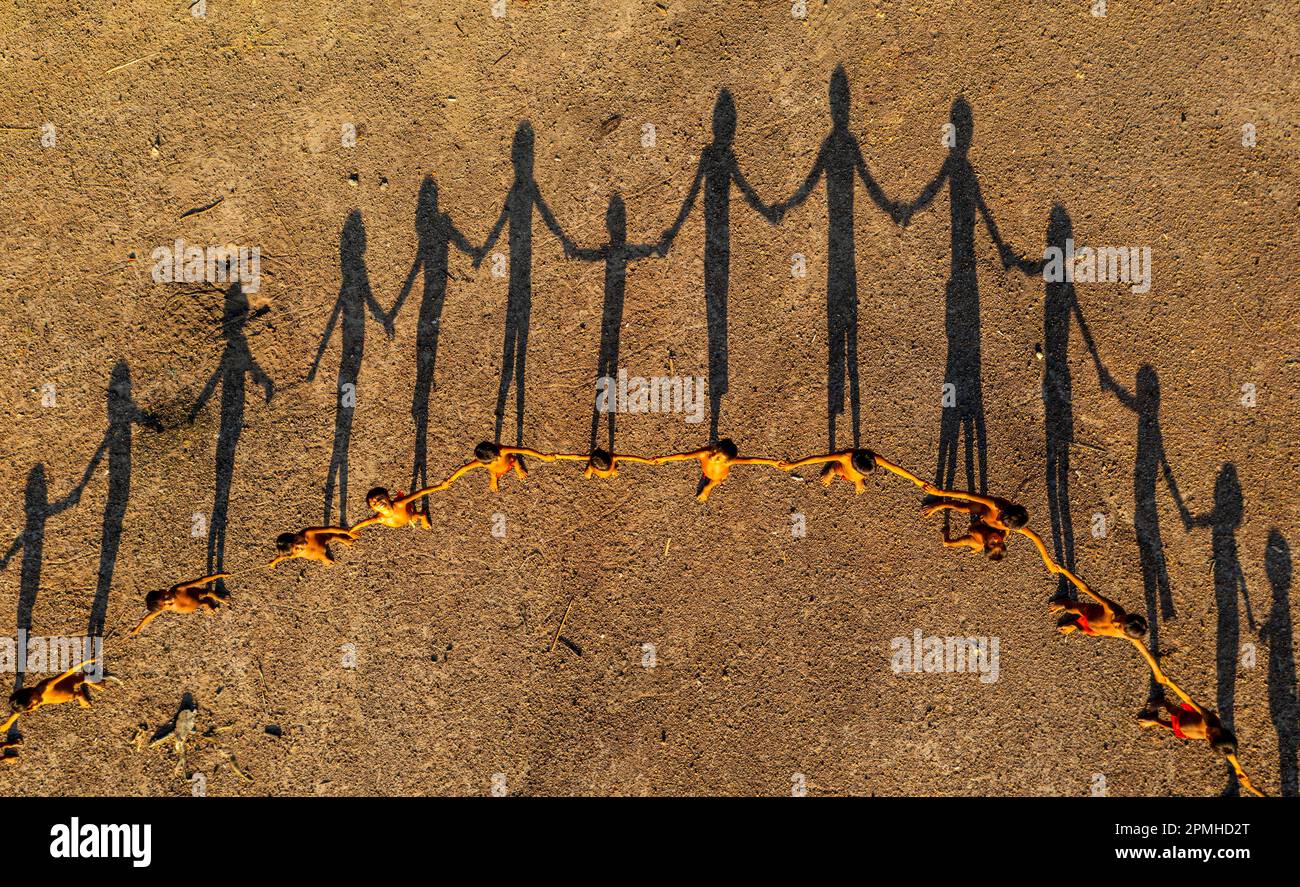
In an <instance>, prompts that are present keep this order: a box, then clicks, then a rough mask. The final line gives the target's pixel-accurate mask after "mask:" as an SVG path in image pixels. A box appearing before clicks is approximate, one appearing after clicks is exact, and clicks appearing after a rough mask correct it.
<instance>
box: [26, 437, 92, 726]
mask: <svg viewBox="0 0 1300 887" xmlns="http://www.w3.org/2000/svg"><path fill="white" fill-rule="evenodd" d="M105 450H106V447H105V445H103V444H101V445H100V447H99V449H98V450H96V451H95V455H94V456H92V457H91V459H90V462H89V463H88V464H87V465H86V469H85V471H84V472H82V475H81V480H80V481H78V482H77V485H76V486H75V487H73V488H72V489H71V490H70V491H69V492H68V493H67V495H65V496H63V497H62V498H61V499H58V500H56V501H54V502H51V501H50V497H49V486H48V483H47V481H46V478H45V466H44V464H42V463H39V462H38V463H37V464H36V465H33V466H32V468H31V470H30V471H29V472H27V485H26V487H25V489H24V491H23V515H24V520H23V528H22V530H21V531H19V533H18V535H17V536H15V537H14V541H13V542H12V543H11V544H10V545H9V548H8V549H7V550H6V551H5V553H4V555H3V556H2V557H0V570H5V569H8V567H9V562H10V561H12V560H13V557H14V555H16V554H17V553H18V552H19V551H20V550H21V551H22V553H23V561H22V566H21V567H20V568H19V577H18V612H17V627H18V631H19V632H21V633H23V634H26V635H30V634H31V631H32V611H33V610H34V609H35V607H36V597H37V595H38V594H39V593H40V590H41V568H42V566H43V565H44V562H45V525H46V523H47V522H48V521H49V519H50V518H52V517H56V516H58V515H60V514H62V513H63V512H65V511H67V510H68V509H69V508H71V507H72V506H74V505H76V504H77V503H78V502H80V501H81V494H82V492H84V491H85V489H86V485H87V484H88V483H90V479H91V477H92V476H93V475H94V473H95V469H96V468H98V467H99V463H100V462H101V461H102V460H103V458H104V453H105ZM14 672H15V675H14V690H15V691H17V690H21V689H22V688H23V678H24V676H25V675H26V672H27V663H26V662H25V661H18V662H15V663H14ZM16 730H17V727H16V726H15V727H14V728H12V730H11V735H14V734H15V731H16Z"/></svg>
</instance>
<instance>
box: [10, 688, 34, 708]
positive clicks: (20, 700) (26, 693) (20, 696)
mask: <svg viewBox="0 0 1300 887" xmlns="http://www.w3.org/2000/svg"><path fill="white" fill-rule="evenodd" d="M38 698H39V697H38V696H37V695H36V688H35V687H23V688H22V689H21V690H15V691H14V692H13V695H12V696H10V697H9V710H10V711H11V712H28V711H35V710H36V701H37V699H38Z"/></svg>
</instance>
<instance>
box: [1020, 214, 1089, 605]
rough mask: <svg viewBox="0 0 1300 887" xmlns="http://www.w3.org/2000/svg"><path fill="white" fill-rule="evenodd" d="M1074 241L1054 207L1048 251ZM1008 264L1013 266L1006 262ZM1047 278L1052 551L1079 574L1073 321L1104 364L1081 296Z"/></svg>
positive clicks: (1065, 588)
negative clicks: (1073, 475)
mask: <svg viewBox="0 0 1300 887" xmlns="http://www.w3.org/2000/svg"><path fill="white" fill-rule="evenodd" d="M1073 238H1074V224H1073V222H1072V221H1071V219H1070V214H1069V213H1068V212H1066V210H1065V207H1063V206H1061V205H1060V204H1059V203H1058V204H1055V205H1054V206H1053V207H1052V211H1051V213H1050V215H1049V216H1048V221H1047V250H1045V251H1044V252H1045V253H1046V252H1047V251H1049V250H1059V254H1060V255H1065V254H1066V252H1067V249H1066V242H1067V241H1069V240H1072V239H1073ZM1008 264H1010V263H1008ZM1015 264H1019V265H1020V267H1021V268H1022V270H1026V271H1028V272H1030V273H1037V272H1041V270H1042V265H1043V263H1042V262H1037V263H1026V262H1025V261H1024V260H1018V261H1017V262H1015ZM1054 277H1055V278H1057V279H1052V277H1048V276H1046V275H1045V276H1044V284H1043V383H1042V395H1043V437H1044V441H1045V444H1046V456H1047V459H1046V487H1047V508H1048V515H1049V519H1050V521H1051V524H1052V548H1053V551H1054V553H1055V556H1056V560H1057V561H1058V562H1059V563H1060V564H1061V565H1062V566H1064V567H1065V568H1066V569H1068V570H1070V571H1071V572H1074V571H1075V557H1074V520H1073V518H1072V516H1071V511H1070V447H1071V446H1073V445H1074V381H1073V377H1072V375H1071V373H1070V329H1071V323H1070V321H1071V319H1072V318H1073V320H1074V321H1075V322H1076V323H1077V324H1078V326H1079V334H1080V335H1081V336H1082V337H1083V341H1084V344H1085V345H1087V347H1088V351H1089V353H1091V354H1092V355H1094V357H1095V358H1096V360H1097V361H1098V362H1100V355H1099V353H1098V350H1097V345H1096V343H1095V341H1094V340H1093V338H1092V332H1091V331H1090V330H1089V328H1088V322H1087V321H1086V320H1085V319H1084V316H1083V309H1082V307H1081V306H1080V304H1079V297H1078V293H1077V292H1076V290H1075V288H1074V283H1073V281H1072V280H1070V279H1067V278H1068V275H1065V274H1061V275H1054ZM1057 594H1058V595H1065V596H1068V597H1071V598H1073V597H1074V596H1075V589H1074V586H1073V585H1072V584H1070V582H1069V581H1068V580H1067V579H1066V578H1065V577H1064V576H1058V577H1057Z"/></svg>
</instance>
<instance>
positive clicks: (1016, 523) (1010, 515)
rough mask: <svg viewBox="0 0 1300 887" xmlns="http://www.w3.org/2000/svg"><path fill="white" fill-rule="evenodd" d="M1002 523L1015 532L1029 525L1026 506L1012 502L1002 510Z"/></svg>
mask: <svg viewBox="0 0 1300 887" xmlns="http://www.w3.org/2000/svg"><path fill="white" fill-rule="evenodd" d="M1002 523H1004V524H1006V525H1007V526H1008V527H1010V528H1011V529H1013V530H1018V529H1020V528H1021V527H1023V526H1024V525H1025V524H1027V523H1029V511H1028V510H1026V508H1025V506H1023V505H1017V504H1016V503H1015V502H1011V503H1009V504H1008V505H1007V506H1006V507H1005V508H1003V509H1002Z"/></svg>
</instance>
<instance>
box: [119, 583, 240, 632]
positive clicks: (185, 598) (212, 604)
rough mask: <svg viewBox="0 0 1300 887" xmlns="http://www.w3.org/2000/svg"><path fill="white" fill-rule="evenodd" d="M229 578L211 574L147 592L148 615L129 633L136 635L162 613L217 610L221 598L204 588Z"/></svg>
mask: <svg viewBox="0 0 1300 887" xmlns="http://www.w3.org/2000/svg"><path fill="white" fill-rule="evenodd" d="M229 578H230V574H229V573H213V574H212V575H211V576H204V577H203V578H202V579H195V580H194V581H193V582H181V583H179V584H177V585H173V586H172V587H171V588H168V589H165V590H160V591H151V592H149V594H148V595H147V596H146V597H145V606H146V607H148V609H149V613H148V615H146V616H145V617H144V619H142V620H140V624H139V625H137V626H136V627H135V629H134V630H133V631H132V632H131V636H132V637H134V636H136V635H138V634H139V633H140V632H141V631H143V630H144V627H145V626H146V625H148V624H149V623H150V622H152V621H153V620H155V619H157V618H158V617H159V616H161V615H162V614H163V613H194V612H196V611H199V610H202V611H204V612H211V611H213V610H216V609H218V608H219V607H220V606H221V597H220V596H219V595H218V594H217V593H216V592H215V591H214V590H212V589H209V588H204V586H205V585H208V584H210V583H212V582H216V581H217V580H218V579H229Z"/></svg>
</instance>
